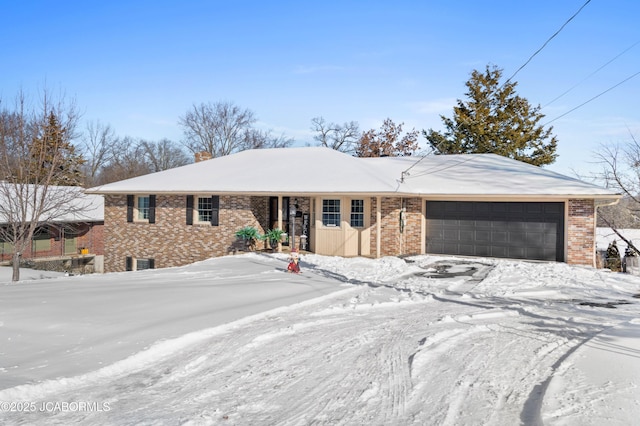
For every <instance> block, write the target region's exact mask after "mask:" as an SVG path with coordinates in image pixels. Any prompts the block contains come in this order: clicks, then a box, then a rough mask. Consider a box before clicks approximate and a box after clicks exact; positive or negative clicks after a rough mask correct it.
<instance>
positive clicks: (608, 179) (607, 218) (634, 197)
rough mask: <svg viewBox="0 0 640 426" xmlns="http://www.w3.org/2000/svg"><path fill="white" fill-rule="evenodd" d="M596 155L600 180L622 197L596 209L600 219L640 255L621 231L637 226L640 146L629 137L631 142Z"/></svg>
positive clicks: (639, 220) (639, 219) (639, 196)
mask: <svg viewBox="0 0 640 426" xmlns="http://www.w3.org/2000/svg"><path fill="white" fill-rule="evenodd" d="M596 156H597V158H598V159H599V161H600V163H601V165H602V175H601V176H600V179H601V180H602V181H604V183H605V185H606V186H607V187H609V188H612V189H616V190H618V191H620V192H621V193H622V194H623V195H624V198H623V199H622V200H621V201H620V202H619V203H618V204H616V205H613V206H603V207H601V208H600V209H599V210H598V212H599V220H600V221H601V222H602V223H603V224H605V225H606V226H608V227H610V228H611V229H612V230H613V231H614V232H615V233H616V235H618V237H620V239H621V240H623V241H624V242H625V243H627V245H628V246H629V247H630V248H632V249H633V250H634V251H635V252H636V253H640V251H638V248H637V246H636V245H634V243H633V242H632V241H631V240H630V239H629V238H627V237H626V236H625V235H624V231H622V229H623V228H627V227H633V228H635V227H637V226H638V223H640V144H639V143H638V141H637V140H636V138H635V137H634V136H633V134H631V141H630V142H627V143H625V144H616V145H604V144H603V145H602V146H601V150H600V152H598V153H597V154H596Z"/></svg>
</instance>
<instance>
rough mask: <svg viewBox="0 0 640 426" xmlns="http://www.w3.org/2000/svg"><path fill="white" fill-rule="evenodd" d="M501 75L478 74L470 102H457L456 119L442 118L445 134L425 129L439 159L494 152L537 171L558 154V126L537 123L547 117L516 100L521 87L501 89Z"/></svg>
mask: <svg viewBox="0 0 640 426" xmlns="http://www.w3.org/2000/svg"><path fill="white" fill-rule="evenodd" d="M501 77H502V70H501V69H498V68H497V67H495V66H494V67H490V66H487V67H486V70H485V72H484V73H481V72H479V71H477V70H474V71H473V72H472V73H471V78H470V79H469V81H467V83H465V85H466V86H467V88H468V91H467V93H465V95H466V96H467V97H468V100H467V101H466V102H465V101H462V100H460V99H458V102H457V106H455V107H454V108H453V114H454V116H453V119H451V118H447V117H444V116H440V118H441V119H442V121H443V123H444V126H445V128H446V130H445V131H444V133H441V132H437V131H435V130H433V129H429V130H428V131H427V130H423V135H424V137H425V138H426V139H427V141H428V142H429V144H430V145H431V148H432V149H433V151H434V153H436V154H465V153H494V154H498V155H502V156H505V157H510V158H513V159H515V160H520V161H524V162H525V163H530V164H534V165H536V166H540V165H544V164H551V163H553V162H554V161H555V159H556V157H557V154H556V148H557V139H556V137H555V136H552V135H551V130H552V129H553V127H549V128H548V129H544V128H543V126H542V125H540V124H538V123H539V122H540V120H541V119H542V118H543V117H544V114H541V113H540V106H536V107H533V106H531V105H530V104H529V102H528V101H527V100H526V99H525V98H522V97H520V96H518V95H516V92H515V87H516V85H517V83H515V82H510V81H507V82H505V83H504V84H502V85H500V78H501Z"/></svg>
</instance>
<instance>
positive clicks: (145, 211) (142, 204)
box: [136, 195, 150, 221]
mask: <svg viewBox="0 0 640 426" xmlns="http://www.w3.org/2000/svg"><path fill="white" fill-rule="evenodd" d="M149 206H150V203H149V196H148V195H140V196H138V199H137V203H136V209H137V210H138V216H137V219H138V220H140V221H143V220H149Z"/></svg>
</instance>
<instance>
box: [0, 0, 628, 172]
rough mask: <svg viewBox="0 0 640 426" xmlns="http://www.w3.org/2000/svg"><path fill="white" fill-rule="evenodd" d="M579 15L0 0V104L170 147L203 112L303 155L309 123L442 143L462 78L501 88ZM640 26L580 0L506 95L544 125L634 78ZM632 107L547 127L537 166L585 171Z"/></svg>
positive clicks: (186, 1)
mask: <svg viewBox="0 0 640 426" xmlns="http://www.w3.org/2000/svg"><path fill="white" fill-rule="evenodd" d="M584 3H585V0H561V1H558V0H554V1H547V0H541V1H536V2H521V1H513V0H512V1H506V0H501V1H498V0H496V1H491V0H486V1H472V0H467V1H462V0H457V1H456V0H452V1H442V0H441V1H430V0H427V1H404V0H396V1H394V2H389V1H387V2H382V1H346V0H344V1H333V0H327V1H323V2H293V1H270V2H269V1H224V2H223V1H191V0H182V1H175V2H168V1H161V0H155V1H117V0H115V1H110V2H87V1H82V2H80V1H61V2H52V1H22V2H18V1H11V2H10V1H5V2H4V4H3V6H2V15H3V19H2V21H3V23H2V26H0V40H2V55H1V56H0V57H1V58H2V59H1V61H2V67H1V71H0V75H1V76H2V78H0V97H1V98H2V99H3V101H4V102H5V103H9V102H7V101H11V100H13V98H14V97H15V95H16V93H17V92H18V91H19V90H20V89H22V90H24V91H25V92H26V93H27V94H28V95H30V96H31V97H33V98H37V95H38V93H39V91H41V90H42V88H43V87H45V86H46V87H47V88H49V89H52V90H53V91H54V92H55V93H58V92H60V91H62V92H64V93H65V94H66V97H67V98H74V99H75V101H76V103H77V106H78V107H79V109H80V110H81V111H82V113H83V119H84V120H86V121H88V120H92V121H95V120H100V121H101V122H102V123H108V124H110V125H111V126H112V127H113V128H114V129H115V131H116V133H117V134H118V135H120V136H125V135H128V136H132V137H136V138H145V139H150V140H158V139H161V138H169V139H171V140H174V141H179V140H180V139H181V138H182V131H181V129H180V128H179V126H178V125H177V121H178V117H179V116H181V115H183V114H184V113H185V112H186V111H187V110H188V109H189V108H190V107H191V106H192V105H193V104H194V103H195V104H199V103H201V102H216V101H232V102H234V103H236V104H237V105H239V106H242V107H245V108H249V109H251V110H252V111H254V112H255V113H256V115H257V117H258V118H259V125H260V126H261V127H263V128H265V129H271V130H273V132H274V133H276V134H280V133H284V134H286V135H287V136H289V137H293V138H294V139H295V140H296V142H297V144H299V145H304V144H305V143H311V142H313V140H312V133H311V131H310V125H311V119H312V118H313V117H318V116H322V117H324V118H325V119H326V120H328V121H334V122H341V123H342V122H345V121H351V120H354V121H357V122H359V124H360V128H361V129H362V130H367V129H370V128H374V127H379V125H380V124H381V123H382V121H383V120H384V119H385V118H387V117H389V118H391V119H393V120H394V121H395V122H404V123H405V128H412V127H415V128H416V129H426V128H434V129H438V130H440V129H441V128H442V127H441V123H442V122H441V119H440V117H439V116H440V114H444V115H445V116H448V117H451V116H452V107H453V105H454V104H455V101H456V99H465V96H464V93H465V89H466V88H465V86H464V83H465V82H466V81H467V80H468V79H469V76H470V73H471V71H473V70H474V69H479V70H484V68H485V66H486V65H487V64H492V65H496V66H498V67H500V68H502V69H504V74H505V77H508V76H511V75H512V74H513V73H514V72H515V71H516V70H517V69H518V68H519V67H520V66H521V65H522V64H524V63H525V62H526V60H527V59H528V58H529V57H530V56H531V55H532V54H533V53H534V52H535V51H536V50H537V49H539V48H540V47H541V46H542V44H543V43H544V42H545V41H546V40H547V39H548V38H549V37H550V36H551V35H552V34H553V33H555V32H556V31H557V30H558V29H559V28H560V27H561V26H562V25H563V24H564V23H565V21H566V20H567V19H569V17H571V16H572V15H573V14H574V13H575V12H576V11H577V10H578V9H579V8H580V7H581V6H582V5H583V4H584ZM638 16H640V3H639V2H637V1H634V0H608V1H603V0H592V1H591V2H590V3H589V4H588V5H587V6H586V7H585V8H584V9H583V10H582V12H581V13H580V14H579V15H578V16H577V17H575V18H574V19H573V20H572V21H571V22H570V23H569V24H568V25H567V26H566V27H565V28H564V30H563V31H562V32H561V33H560V34H558V35H557V36H556V37H555V38H554V39H553V40H551V41H550V42H549V44H548V45H547V47H545V49H543V50H542V51H541V52H540V53H539V54H538V55H537V56H536V57H535V58H533V60H532V61H531V62H530V63H529V64H528V65H527V66H526V67H525V68H524V69H522V70H521V71H520V72H519V73H518V74H517V75H516V76H515V78H514V80H515V81H516V82H517V83H518V86H517V88H516V89H517V92H518V94H519V95H521V96H523V97H525V98H527V99H528V100H529V102H530V103H531V104H533V105H538V104H539V105H541V106H544V108H543V110H542V112H543V113H545V114H546V116H547V117H546V118H547V119H548V120H553V119H555V118H556V117H558V116H560V115H561V114H563V113H565V112H567V111H569V110H570V109H572V108H574V107H576V106H578V105H580V104H581V103H583V102H585V101H587V100H589V99H590V98H592V97H594V96H596V95H598V94H599V93H601V92H602V91H605V90H607V89H609V88H610V87H612V86H614V85H616V84H617V83H619V82H621V81H622V80H624V79H626V78H628V77H630V76H631V75H633V74H635V73H636V72H638V71H640V44H638V45H636V46H634V44H635V43H637V42H638V41H640V26H638V23H637V21H638ZM631 46H633V47H632V48H631V49H629V50H628V51H627V52H626V53H625V54H623V55H621V56H620V57H619V58H617V59H616V60H615V61H613V62H612V63H611V64H609V65H608V66H607V67H605V68H604V69H602V70H601V71H599V72H598V73H596V74H595V75H593V76H591V77H590V78H588V79H587V80H585V81H584V82H582V83H581V84H579V85H578V86H577V87H575V88H574V89H573V90H572V91H571V92H569V93H568V94H567V95H565V96H563V97H562V98H560V99H558V100H557V101H555V102H553V103H552V104H550V105H547V104H548V103H549V102H550V101H551V100H553V99H554V98H555V97H557V96H558V95H560V94H562V93H563V92H565V91H566V90H568V89H570V88H571V87H573V86H574V85H575V84H577V83H580V82H581V81H583V79H584V78H585V77H586V76H588V75H589V74H591V73H592V72H593V71H595V70H596V69H598V68H599V67H600V66H602V65H603V64H605V63H606V62H608V61H610V60H611V59H613V58H614V57H615V56H617V55H619V54H620V53H622V52H623V51H624V50H625V49H628V48H630V47H631ZM639 99H640V76H637V77H635V78H633V79H631V80H629V81H628V82H626V83H624V84H623V85H621V86H619V87H617V88H615V89H613V90H611V91H610V92H608V93H606V94H604V95H602V96H601V97H599V98H598V99H596V100H594V101H592V102H590V103H589V104H587V105H585V106H584V107H582V108H580V109H578V110H576V111H575V112H573V113H570V114H568V115H567V116H565V117H563V118H560V119H558V120H556V121H554V122H553V123H552V125H553V126H554V130H553V132H554V134H555V135H556V136H557V137H558V139H559V149H558V153H559V158H558V161H557V162H556V163H555V164H554V165H552V166H550V167H549V168H551V169H552V170H556V171H559V172H562V173H567V174H570V173H572V170H576V171H579V172H585V171H588V170H594V169H595V168H596V166H595V165H594V164H592V162H593V161H594V155H593V152H594V151H596V150H597V149H598V147H599V145H600V144H612V143H616V142H625V141H628V140H630V136H629V132H630V131H631V132H632V133H634V135H636V137H638V138H640V117H639V110H638V100H639ZM421 143H422V144H426V142H425V141H424V139H421Z"/></svg>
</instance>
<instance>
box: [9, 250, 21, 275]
mask: <svg viewBox="0 0 640 426" xmlns="http://www.w3.org/2000/svg"><path fill="white" fill-rule="evenodd" d="M12 266H13V275H12V276H11V281H20V252H16V253H13V263H12Z"/></svg>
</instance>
